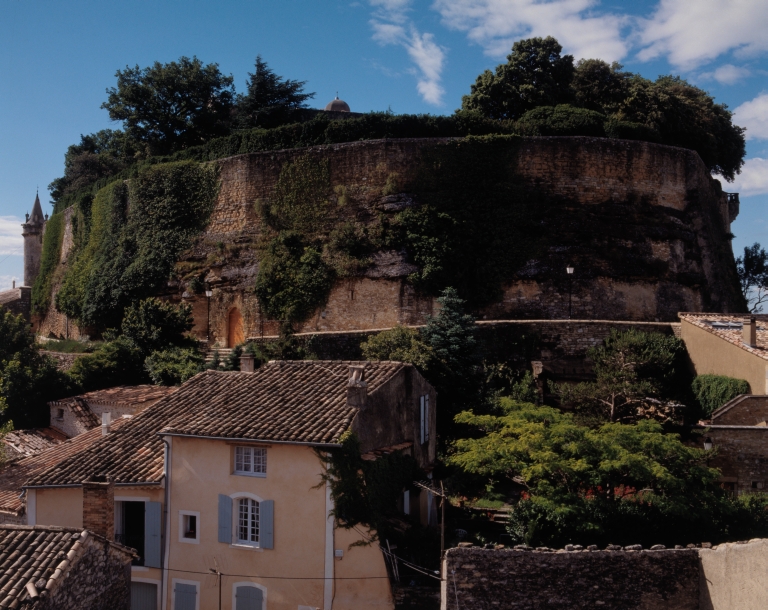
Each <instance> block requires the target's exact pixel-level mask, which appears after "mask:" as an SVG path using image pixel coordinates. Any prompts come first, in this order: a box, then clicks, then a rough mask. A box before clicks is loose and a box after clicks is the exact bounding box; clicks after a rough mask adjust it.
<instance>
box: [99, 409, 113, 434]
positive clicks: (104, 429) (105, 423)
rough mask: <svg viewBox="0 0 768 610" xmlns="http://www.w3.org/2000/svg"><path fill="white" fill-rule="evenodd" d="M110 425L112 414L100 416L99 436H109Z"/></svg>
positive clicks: (107, 413)
mask: <svg viewBox="0 0 768 610" xmlns="http://www.w3.org/2000/svg"><path fill="white" fill-rule="evenodd" d="M111 423H112V414H111V413H109V412H106V413H102V414H101V435H102V436H106V435H107V434H109V424H111Z"/></svg>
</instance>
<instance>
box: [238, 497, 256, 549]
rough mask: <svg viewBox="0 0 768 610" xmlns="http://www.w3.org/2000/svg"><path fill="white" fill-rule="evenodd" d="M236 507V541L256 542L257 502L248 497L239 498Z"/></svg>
mask: <svg viewBox="0 0 768 610" xmlns="http://www.w3.org/2000/svg"><path fill="white" fill-rule="evenodd" d="M237 507H238V510H237V541H238V542H244V543H246V544H258V542H259V503H258V502H256V500H251V499H250V498H240V499H239V500H238V501H237Z"/></svg>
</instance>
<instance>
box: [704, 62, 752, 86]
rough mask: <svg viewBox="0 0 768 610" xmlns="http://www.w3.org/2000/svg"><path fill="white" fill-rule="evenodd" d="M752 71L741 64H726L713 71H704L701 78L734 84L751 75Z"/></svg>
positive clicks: (724, 83)
mask: <svg viewBox="0 0 768 610" xmlns="http://www.w3.org/2000/svg"><path fill="white" fill-rule="evenodd" d="M750 74H751V72H750V71H749V70H748V69H747V68H743V67H741V66H734V65H733V64H725V65H722V66H720V67H719V68H717V69H716V70H714V71H713V72H704V73H703V74H702V75H701V78H704V79H707V80H709V79H714V80H716V81H717V82H718V83H722V84H723V85H733V84H735V83H737V82H739V81H740V80H742V79H744V78H746V77H747V76H749V75H750Z"/></svg>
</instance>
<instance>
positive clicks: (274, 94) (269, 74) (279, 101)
mask: <svg viewBox="0 0 768 610" xmlns="http://www.w3.org/2000/svg"><path fill="white" fill-rule="evenodd" d="M248 77H249V78H248V83H247V92H246V93H245V94H241V95H238V96H237V106H236V108H237V120H236V124H237V127H239V128H241V129H249V128H252V127H262V128H264V129H270V128H272V127H278V126H279V125H284V124H286V123H290V122H291V121H293V120H295V119H296V118H297V117H298V115H299V113H300V111H301V109H303V108H306V107H307V105H306V104H305V102H306V101H307V100H308V99H312V98H313V97H315V94H314V93H304V85H305V84H306V81H296V80H290V79H285V80H284V79H283V78H282V77H281V76H278V75H277V74H275V73H274V72H273V71H272V70H271V69H270V68H269V66H268V65H267V62H265V61H264V60H262V59H261V55H257V56H256V67H255V71H254V72H253V74H251V73H250V72H249V73H248Z"/></svg>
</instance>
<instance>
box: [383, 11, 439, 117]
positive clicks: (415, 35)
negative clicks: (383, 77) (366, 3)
mask: <svg viewBox="0 0 768 610" xmlns="http://www.w3.org/2000/svg"><path fill="white" fill-rule="evenodd" d="M370 2H371V5H372V6H374V7H375V8H376V9H377V10H376V11H375V12H374V19H372V20H371V27H372V28H373V39H374V40H375V41H377V42H379V43H381V44H385V45H386V44H395V45H399V46H401V47H403V48H404V49H405V50H406V51H407V53H408V56H409V57H410V58H411V61H412V62H413V63H414V64H415V66H416V69H414V70H413V73H414V74H415V75H416V89H417V90H418V92H419V94H420V95H421V97H422V99H423V100H424V101H425V102H427V103H429V104H434V105H436V106H439V105H440V104H442V100H443V94H444V93H445V90H444V89H443V87H442V86H441V85H440V80H441V77H442V72H443V67H444V66H445V54H446V49H445V48H444V47H441V46H440V45H438V44H437V43H436V42H435V37H434V35H433V34H430V33H429V32H424V33H421V32H419V31H418V30H417V29H416V26H415V25H414V24H413V23H412V22H409V21H408V18H407V16H406V13H407V11H408V10H409V5H410V0H370Z"/></svg>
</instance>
